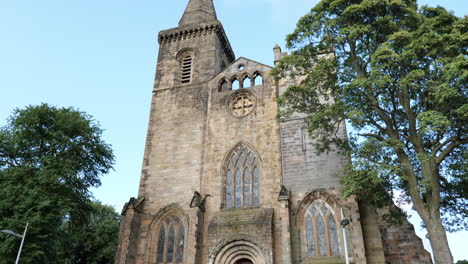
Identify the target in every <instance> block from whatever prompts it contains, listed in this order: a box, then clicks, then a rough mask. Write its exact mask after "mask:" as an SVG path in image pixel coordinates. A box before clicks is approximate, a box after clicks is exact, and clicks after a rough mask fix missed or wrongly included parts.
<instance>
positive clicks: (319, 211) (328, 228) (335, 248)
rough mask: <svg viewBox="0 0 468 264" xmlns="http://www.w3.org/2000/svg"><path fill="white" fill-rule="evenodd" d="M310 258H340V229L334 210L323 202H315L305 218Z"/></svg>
mask: <svg viewBox="0 0 468 264" xmlns="http://www.w3.org/2000/svg"><path fill="white" fill-rule="evenodd" d="M304 220H305V225H304V228H305V240H306V248H307V249H306V250H307V255H308V256H340V249H339V242H338V229H337V224H336V219H335V216H334V213H333V210H332V209H331V208H330V206H328V205H327V204H326V203H325V202H324V201H323V200H320V199H318V200H315V201H314V202H313V203H312V204H311V205H310V206H309V208H308V209H307V211H306V213H305V216H304Z"/></svg>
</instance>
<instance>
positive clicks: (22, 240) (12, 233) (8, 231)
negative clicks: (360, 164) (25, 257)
mask: <svg viewBox="0 0 468 264" xmlns="http://www.w3.org/2000/svg"><path fill="white" fill-rule="evenodd" d="M28 225H29V222H28V223H26V227H25V228H24V233H23V235H18V234H16V233H15V232H13V231H11V230H0V232H1V233H5V234H9V235H13V236H17V237H21V245H20V248H19V251H18V256H17V257H16V262H15V264H18V263H19V259H20V256H21V250H22V249H23V244H24V238H25V237H26V232H27V231H28Z"/></svg>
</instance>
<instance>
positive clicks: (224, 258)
mask: <svg viewBox="0 0 468 264" xmlns="http://www.w3.org/2000/svg"><path fill="white" fill-rule="evenodd" d="M210 255H211V256H210V259H209V261H208V263H209V264H267V261H266V260H265V258H264V256H263V254H262V250H261V249H260V248H259V247H258V246H257V245H255V244H254V243H252V242H250V241H247V240H236V241H232V242H230V243H227V244H225V245H220V246H219V247H217V248H216V249H215V252H212V254H210Z"/></svg>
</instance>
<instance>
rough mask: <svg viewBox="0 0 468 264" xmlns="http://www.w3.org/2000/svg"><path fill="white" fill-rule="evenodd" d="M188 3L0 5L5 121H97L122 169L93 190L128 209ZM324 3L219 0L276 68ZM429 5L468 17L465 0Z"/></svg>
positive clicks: (242, 46) (244, 41)
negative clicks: (168, 36)
mask: <svg viewBox="0 0 468 264" xmlns="http://www.w3.org/2000/svg"><path fill="white" fill-rule="evenodd" d="M187 1H188V0H172V1H167V0H139V1H129V0H112V1H111V0H99V1H97V0H79V1H70V0H69V1H63V0H40V1H38V0H0V125H3V124H4V122H5V119H6V117H7V116H9V115H10V113H11V111H12V109H14V108H17V107H24V106H26V105H30V104H33V105H35V104H39V103H41V102H45V103H49V104H52V105H57V106H67V107H68V106H73V107H76V108H78V109H80V110H82V111H85V112H87V113H89V114H91V115H92V116H94V118H95V119H96V120H98V121H99V122H100V123H101V127H102V128H103V129H104V130H105V133H104V137H105V139H106V141H107V142H109V143H110V144H112V145H113V148H114V152H115V155H116V165H115V171H114V172H112V173H111V174H109V175H106V176H105V177H104V178H103V185H102V187H100V188H98V189H96V190H94V191H93V192H94V195H95V197H96V198H97V199H99V200H101V201H102V202H104V203H106V204H110V205H113V206H115V207H116V208H117V209H118V210H120V209H121V207H122V205H123V204H124V203H125V202H126V201H128V199H129V198H130V197H132V196H136V195H137V190H138V182H139V176H140V169H141V163H142V159H143V149H144V143H145V137H146V128H147V121H148V115H149V108H150V99H151V89H152V84H153V79H154V71H155V65H156V58H157V50H158V44H157V34H158V32H159V31H160V30H164V29H169V28H173V27H176V26H177V23H178V21H179V19H180V17H181V15H182V13H183V11H184V9H185V6H186V4H187ZM317 2H318V1H317V0H215V5H216V9H217V14H218V18H219V19H220V20H221V22H222V23H223V25H224V28H225V30H226V32H227V35H228V37H229V39H230V42H231V45H232V47H233V48H234V51H235V53H236V56H237V57H239V56H243V57H247V58H250V59H253V60H256V61H259V62H263V63H266V64H269V65H272V64H273V62H272V61H273V51H272V48H273V46H274V45H275V44H279V45H280V46H282V47H284V38H285V35H286V34H288V33H290V32H292V30H293V29H294V26H295V23H296V21H297V20H298V18H299V17H301V16H302V15H304V14H305V13H306V12H307V11H308V10H309V9H310V8H311V7H312V6H313V5H314V4H316V3H317ZM420 3H421V4H428V5H431V6H434V5H442V6H444V7H446V8H447V9H450V10H453V11H454V12H455V14H456V15H458V16H464V15H467V14H468V4H467V2H466V0H433V1H429V0H424V1H420ZM413 222H415V223H418V221H417V220H413ZM416 229H417V230H418V231H419V230H420V228H419V227H416ZM420 234H424V232H420ZM467 235H468V232H460V233H457V234H451V235H450V236H449V239H450V244H451V248H452V250H453V253H454V256H455V259H468V251H466V249H465V247H466V244H467V242H468V239H467V238H466V237H467Z"/></svg>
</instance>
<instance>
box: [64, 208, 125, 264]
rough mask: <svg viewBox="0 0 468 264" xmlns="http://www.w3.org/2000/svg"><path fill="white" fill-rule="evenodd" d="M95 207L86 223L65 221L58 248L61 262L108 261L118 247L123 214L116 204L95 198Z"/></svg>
mask: <svg viewBox="0 0 468 264" xmlns="http://www.w3.org/2000/svg"><path fill="white" fill-rule="evenodd" d="M91 205H92V208H93V211H92V213H91V215H90V219H89V221H88V222H87V223H86V224H85V225H81V226H77V227H76V226H73V224H72V223H71V222H70V221H68V220H67V221H64V222H63V223H62V226H61V232H62V237H61V239H60V246H59V247H58V248H57V250H58V253H57V254H58V255H59V259H60V260H61V261H60V263H64V264H80V263H86V264H108V263H113V262H114V257H115V252H116V251H117V244H118V234H119V223H120V216H119V214H117V213H116V212H115V210H114V208H113V207H110V206H106V205H102V204H101V203H99V202H93V203H92V204H91Z"/></svg>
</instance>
